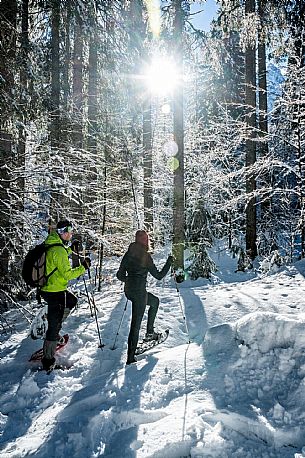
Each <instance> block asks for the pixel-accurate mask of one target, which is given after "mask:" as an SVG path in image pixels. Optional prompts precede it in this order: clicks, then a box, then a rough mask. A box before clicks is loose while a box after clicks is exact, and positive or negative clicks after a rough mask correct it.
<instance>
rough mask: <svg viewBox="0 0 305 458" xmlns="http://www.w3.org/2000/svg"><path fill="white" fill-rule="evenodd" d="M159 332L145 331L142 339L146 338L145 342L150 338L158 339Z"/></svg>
mask: <svg viewBox="0 0 305 458" xmlns="http://www.w3.org/2000/svg"><path fill="white" fill-rule="evenodd" d="M160 335H161V333H160V332H155V331H153V332H147V333H146V334H145V338H144V340H146V341H147V342H149V341H150V340H158V339H159V337H160Z"/></svg>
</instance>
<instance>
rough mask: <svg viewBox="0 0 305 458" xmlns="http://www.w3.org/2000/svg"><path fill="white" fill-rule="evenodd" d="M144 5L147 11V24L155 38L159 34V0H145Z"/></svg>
mask: <svg viewBox="0 0 305 458" xmlns="http://www.w3.org/2000/svg"><path fill="white" fill-rule="evenodd" d="M145 6H146V8H147V13H148V25H149V29H150V31H151V32H152V34H153V36H154V37H155V38H157V37H159V35H160V27H161V19H160V3H159V0H145Z"/></svg>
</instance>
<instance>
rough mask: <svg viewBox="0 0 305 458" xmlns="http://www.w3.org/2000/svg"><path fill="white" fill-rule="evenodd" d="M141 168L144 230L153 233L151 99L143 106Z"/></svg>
mask: <svg viewBox="0 0 305 458" xmlns="http://www.w3.org/2000/svg"><path fill="white" fill-rule="evenodd" d="M143 150H144V151H143V153H144V160H143V168H144V228H145V229H146V230H147V231H149V232H153V229H154V222H153V187H152V126H151V97H150V96H147V98H146V99H145V100H144V104H143Z"/></svg>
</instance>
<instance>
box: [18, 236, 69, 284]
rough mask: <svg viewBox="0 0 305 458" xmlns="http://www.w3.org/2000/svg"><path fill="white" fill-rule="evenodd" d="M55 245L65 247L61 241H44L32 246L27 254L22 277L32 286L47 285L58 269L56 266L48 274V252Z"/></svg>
mask: <svg viewBox="0 0 305 458" xmlns="http://www.w3.org/2000/svg"><path fill="white" fill-rule="evenodd" d="M53 246H62V247H63V248H65V247H64V246H63V245H62V244H61V243H54V244H53V245H45V243H44V242H43V243H40V244H39V245H36V246H35V247H34V248H31V249H30V250H29V251H28V253H27V254H26V256H25V258H24V261H23V266H22V278H23V280H24V281H25V283H26V284H27V285H28V286H31V287H32V288H41V287H42V286H45V285H46V283H47V281H48V279H49V278H50V277H51V275H52V274H54V272H55V271H56V270H57V267H56V268H55V269H53V270H52V272H51V273H49V275H46V254H47V251H48V249H49V248H51V247H53Z"/></svg>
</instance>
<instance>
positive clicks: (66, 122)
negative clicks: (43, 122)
mask: <svg viewBox="0 0 305 458" xmlns="http://www.w3.org/2000/svg"><path fill="white" fill-rule="evenodd" d="M70 26H71V3H70V0H66V15H65V44H64V47H65V48H64V50H65V51H64V53H65V57H64V64H63V76H62V90H63V101H62V109H63V120H62V142H63V143H64V144H66V145H67V144H69V142H70V140H71V135H70V129H71V121H70V116H69V105H70V103H69V102H70V93H71V91H70V76H69V75H70V62H71V37H70Z"/></svg>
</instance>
